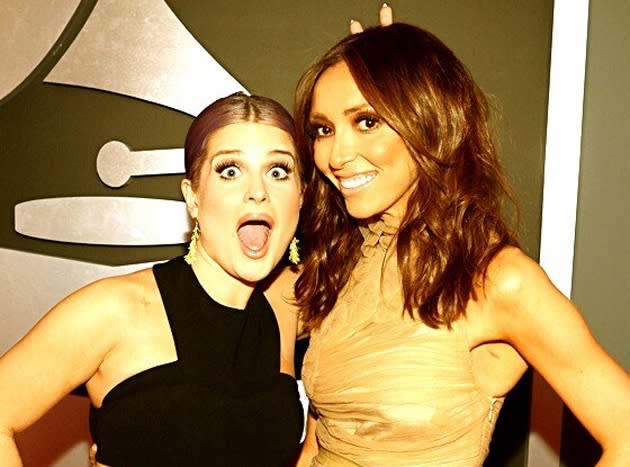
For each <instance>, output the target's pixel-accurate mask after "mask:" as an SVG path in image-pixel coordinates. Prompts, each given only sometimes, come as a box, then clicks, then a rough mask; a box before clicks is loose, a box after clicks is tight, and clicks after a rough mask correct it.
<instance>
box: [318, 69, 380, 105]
mask: <svg viewBox="0 0 630 467" xmlns="http://www.w3.org/2000/svg"><path fill="white" fill-rule="evenodd" d="M366 103H367V101H366V99H365V97H363V94H361V91H360V90H359V87H358V86H357V83H356V82H355V81H354V78H353V77H352V73H350V69H349V68H348V65H346V63H345V62H339V63H336V64H334V65H332V66H331V67H329V68H327V69H326V70H325V71H324V72H323V73H322V74H321V75H320V77H319V79H318V80H317V82H316V83H315V87H314V88H313V98H312V103H311V113H325V114H328V113H333V112H334V111H335V110H337V111H343V110H345V109H349V108H354V107H357V106H360V105H364V104H366Z"/></svg>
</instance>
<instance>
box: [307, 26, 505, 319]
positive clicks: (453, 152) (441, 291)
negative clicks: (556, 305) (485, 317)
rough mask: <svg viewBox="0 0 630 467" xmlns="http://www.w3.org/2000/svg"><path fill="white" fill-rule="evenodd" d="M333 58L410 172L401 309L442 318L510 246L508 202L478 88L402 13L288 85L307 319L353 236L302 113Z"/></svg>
mask: <svg viewBox="0 0 630 467" xmlns="http://www.w3.org/2000/svg"><path fill="white" fill-rule="evenodd" d="M342 61H343V62H345V63H346V64H347V66H348V68H349V69H350V72H351V73H352V76H353V78H354V80H355V82H356V84H357V86H358V88H359V90H360V91H361V93H362V94H363V96H364V97H365V99H366V100H367V101H368V103H369V104H370V105H371V106H372V107H374V109H375V110H376V112H377V113H378V114H379V115H380V116H381V117H382V118H383V119H384V120H385V121H386V122H387V124H388V125H389V126H390V127H392V128H393V129H394V131H396V132H397V133H398V135H399V136H400V137H401V138H402V139H403V141H404V142H405V144H406V146H407V149H408V150H409V153H410V154H411V157H412V158H413V160H414V162H415V164H416V166H417V169H418V170H417V172H418V179H417V183H416V184H415V186H414V188H413V192H412V193H411V196H410V198H409V201H408V205H407V210H406V213H405V215H404V217H403V219H402V220H401V224H400V228H399V230H398V233H397V241H396V253H397V257H398V269H399V271H400V274H401V277H402V288H403V298H404V310H405V312H407V313H409V314H410V315H411V316H412V317H414V318H416V319H417V318H419V319H421V320H422V321H423V322H424V323H425V324H427V325H428V326H431V327H434V328H435V327H439V326H442V325H446V326H447V327H450V326H451V324H452V323H453V321H455V320H457V319H458V318H459V317H461V316H462V315H463V314H464V312H465V307H466V304H467V302H468V300H469V299H470V298H471V297H472V298H475V285H476V281H478V279H479V278H480V277H481V278H483V277H485V274H486V271H487V268H488V265H489V263H490V261H491V260H492V258H493V257H494V256H495V255H496V254H497V253H498V252H499V251H500V250H501V249H502V248H503V247H505V246H506V245H516V244H517V239H516V234H515V233H514V231H513V230H512V229H511V228H510V227H509V226H508V224H507V222H506V221H505V216H504V203H505V200H508V201H510V202H511V204H512V205H513V207H514V208H515V209H517V208H516V203H515V202H514V197H513V196H512V193H511V189H510V187H509V185H508V184H507V182H506V179H505V177H504V175H503V173H502V170H501V166H500V164H499V161H498V158H497V154H496V150H495V147H494V144H493V142H492V138H491V135H490V130H489V124H488V118H489V109H488V103H487V100H486V97H485V95H484V94H483V92H482V91H481V89H480V88H479V87H478V86H477V84H476V83H475V82H474V81H473V79H472V76H471V75H470V73H469V72H468V70H467V69H466V68H465V67H464V65H463V64H462V63H461V62H460V61H459V60H458V59H457V57H455V55H454V54H453V52H452V51H451V50H450V49H449V48H448V47H446V45H444V44H443V43H442V42H441V41H440V40H439V39H437V38H436V37H435V36H433V35H432V34H431V33H429V32H427V31H424V30H422V29H420V28H417V27H414V26H410V25H407V24H402V23H395V24H393V25H391V26H387V27H377V28H370V29H366V30H365V31H364V32H362V33H360V34H355V35H351V36H348V37H346V38H345V39H343V40H342V41H340V42H339V43H338V44H336V45H335V46H334V47H333V48H332V49H330V50H329V51H328V53H326V55H324V57H323V58H322V59H321V60H319V61H318V62H317V63H315V64H314V65H313V66H311V67H310V68H309V69H308V70H307V71H306V72H305V73H304V75H303V76H302V78H301V80H300V82H299V84H298V87H297V93H296V104H295V121H296V131H297V143H298V152H299V153H300V157H301V158H302V167H303V170H304V172H305V179H306V182H307V185H306V186H307V188H306V192H305V199H304V206H306V207H307V209H304V210H303V214H302V215H303V225H306V226H308V229H307V230H305V231H304V232H303V234H302V236H303V240H302V242H301V243H302V246H303V247H304V255H305V259H304V263H303V271H302V274H301V275H300V278H299V279H298V282H297V283H296V288H295V292H296V297H297V299H298V303H299V305H300V307H301V310H302V318H303V320H304V322H305V324H306V326H307V327H310V328H314V327H317V326H318V325H319V324H320V323H321V321H322V320H323V319H324V318H325V317H326V315H327V314H328V313H329V312H330V310H331V309H332V308H333V306H334V304H335V302H336V301H337V298H338V296H339V293H340V292H341V290H342V288H343V287H344V286H345V284H346V283H347V282H348V279H349V277H350V274H351V272H352V269H353V268H354V265H355V264H356V262H357V260H358V258H359V255H360V245H361V243H362V237H361V235H360V233H359V231H358V224H357V221H356V220H355V219H353V218H351V217H350V216H349V214H348V213H347V211H346V208H345V205H344V201H343V198H342V197H341V195H340V194H339V192H338V191H337V190H336V189H335V188H334V187H333V186H332V185H331V184H330V183H329V182H328V181H327V180H326V179H325V178H324V177H323V176H322V175H321V174H320V173H319V172H318V171H317V169H316V167H315V165H314V158H313V138H312V131H311V129H310V126H309V114H310V111H311V101H312V95H313V89H314V87H315V85H316V83H317V80H318V79H319V77H320V76H321V74H322V73H323V72H324V71H325V70H326V69H327V68H329V67H330V66H332V65H334V64H336V63H339V62H342Z"/></svg>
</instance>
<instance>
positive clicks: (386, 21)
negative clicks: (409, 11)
mask: <svg viewBox="0 0 630 467" xmlns="http://www.w3.org/2000/svg"><path fill="white" fill-rule="evenodd" d="M379 19H380V23H381V26H389V25H390V24H392V23H393V22H394V10H393V9H392V7H391V6H389V5H388V4H387V3H383V5H382V6H381V9H380V11H379Z"/></svg>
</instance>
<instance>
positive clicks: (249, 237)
mask: <svg viewBox="0 0 630 467" xmlns="http://www.w3.org/2000/svg"><path fill="white" fill-rule="evenodd" d="M268 236H269V227H267V226H266V225H256V224H246V225H243V226H242V227H241V228H240V229H238V238H240V240H241V242H242V243H243V245H245V246H246V247H247V248H249V249H250V250H254V251H257V250H260V249H261V248H262V247H263V246H264V245H265V243H266V242H267V237H268Z"/></svg>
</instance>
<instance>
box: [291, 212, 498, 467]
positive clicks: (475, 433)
mask: <svg viewBox="0 0 630 467" xmlns="http://www.w3.org/2000/svg"><path fill="white" fill-rule="evenodd" d="M395 231H396V229H395V228H392V227H390V226H387V225H386V224H385V223H384V222H383V221H378V222H374V223H371V224H369V225H368V226H367V227H362V228H361V232H362V234H363V236H364V243H363V246H362V256H361V259H360V261H359V262H358V263H357V266H356V268H355V270H354V272H353V274H352V277H351V279H350V281H349V283H348V284H347V285H346V287H345V289H344V291H343V293H342V294H341V296H340V298H339V300H338V301H337V304H336V305H335V307H334V309H333V310H332V311H331V313H330V314H329V315H328V316H327V317H326V319H325V320H324V321H323V323H322V325H321V327H320V328H319V329H317V330H314V331H313V332H312V333H311V343H310V347H309V350H308V352H307V354H306V356H305V359H304V366H303V369H302V377H303V380H304V385H305V388H306V392H307V395H308V397H309V398H310V400H311V406H312V408H313V409H314V411H315V413H316V414H317V416H318V422H317V437H318V440H319V443H320V452H319V454H318V455H317V457H316V458H315V459H314V460H313V463H312V466H344V465H346V466H355V465H361V466H379V467H382V466H388V467H396V466H429V465H430V466H443V465H444V466H445V465H448V466H462V467H464V466H466V467H469V466H480V465H482V463H483V460H484V459H485V457H486V455H487V452H488V445H489V443H490V438H491V435H492V430H493V429H494V425H495V422H496V418H497V415H498V411H499V409H500V407H501V404H502V402H503V400H502V399H496V398H492V397H489V396H487V395H485V394H483V393H482V392H481V390H480V389H479V388H478V385H477V384H476V381H475V378H474V374H473V366H472V359H471V356H470V351H469V348H468V345H467V339H466V326H465V322H464V321H463V320H460V321H458V322H456V323H454V326H453V327H452V329H451V330H448V329H446V328H443V329H432V328H430V327H428V326H426V325H424V324H422V322H420V321H417V320H416V321H414V320H412V319H411V318H410V317H408V316H407V315H403V314H402V313H401V310H402V295H401V285H400V280H399V275H398V271H397V265H396V257H395V254H391V253H388V246H389V244H390V242H391V239H392V238H393V236H394V233H395ZM392 249H393V248H392ZM390 255H391V257H390ZM386 258H387V260H386ZM381 271H383V274H382V275H381ZM381 277H382V281H381Z"/></svg>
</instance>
